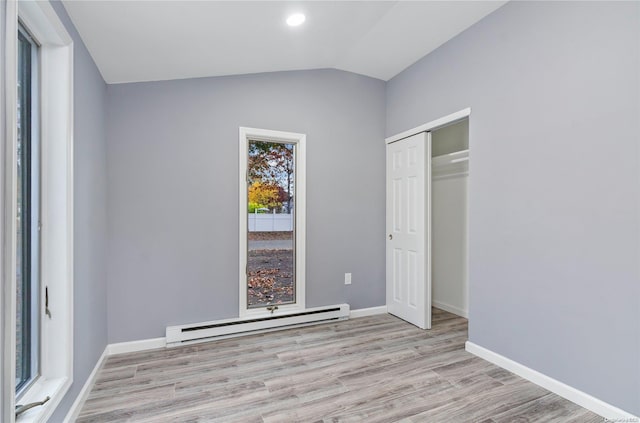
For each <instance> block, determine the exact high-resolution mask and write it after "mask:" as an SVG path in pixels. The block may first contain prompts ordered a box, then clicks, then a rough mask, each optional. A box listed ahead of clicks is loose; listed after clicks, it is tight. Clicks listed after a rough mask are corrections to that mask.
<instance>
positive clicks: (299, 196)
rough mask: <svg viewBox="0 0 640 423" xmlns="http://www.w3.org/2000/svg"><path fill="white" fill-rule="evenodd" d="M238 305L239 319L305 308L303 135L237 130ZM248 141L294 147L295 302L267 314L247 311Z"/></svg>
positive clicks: (305, 139)
mask: <svg viewBox="0 0 640 423" xmlns="http://www.w3.org/2000/svg"><path fill="white" fill-rule="evenodd" d="M239 141H240V142H239V169H240V172H239V178H238V180H239V205H240V206H239V210H238V212H239V244H240V245H239V253H240V254H239V257H240V260H239V268H238V270H239V273H238V276H239V283H238V288H239V296H238V298H239V302H238V306H239V307H238V310H239V311H238V315H239V316H240V317H241V318H261V317H274V316H277V315H279V314H283V313H290V312H295V311H302V310H304V309H305V274H306V270H305V257H306V253H305V251H306V250H305V246H306V214H307V213H306V169H307V163H306V143H307V136H306V134H299V133H295V132H284V131H274V130H270V129H257V128H247V127H243V126H241V127H240V128H239ZM249 141H273V142H282V143H287V144H295V146H296V148H295V156H294V163H295V178H296V179H295V206H294V222H295V230H294V235H295V242H294V256H295V283H296V286H295V297H296V298H295V299H296V301H295V303H294V304H286V305H279V306H278V309H277V310H274V311H269V310H267V309H266V308H265V307H260V308H249V307H248V306H247V258H248V251H247V247H248V241H247V229H248V225H247V223H248V222H247V207H248V199H247V178H248V176H247V157H248V156H247V155H248V151H249V150H248V148H249Z"/></svg>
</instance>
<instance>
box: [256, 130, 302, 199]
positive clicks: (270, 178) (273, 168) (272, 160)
mask: <svg viewBox="0 0 640 423" xmlns="http://www.w3.org/2000/svg"><path fill="white" fill-rule="evenodd" d="M293 172H294V161H293V145H292V144H283V143H276V142H263V141H252V142H250V143H249V161H248V175H247V176H248V178H249V183H250V184H251V185H250V186H253V185H254V184H255V183H257V182H259V183H261V184H262V186H264V189H267V187H268V188H269V189H270V190H271V191H274V190H275V188H277V189H278V198H279V202H280V204H279V205H278V206H267V207H280V206H282V204H286V205H287V207H286V210H287V211H290V210H291V200H292V197H293ZM250 189H251V188H250ZM249 202H250V203H251V199H249ZM260 204H265V205H266V203H260Z"/></svg>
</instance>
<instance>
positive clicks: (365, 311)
mask: <svg viewBox="0 0 640 423" xmlns="http://www.w3.org/2000/svg"><path fill="white" fill-rule="evenodd" d="M386 312H387V306H386V305H383V306H378V307H369V308H359V309H357V310H351V313H350V314H349V318H350V319H355V318H357V317H366V316H375V315H376V314H385V313H386Z"/></svg>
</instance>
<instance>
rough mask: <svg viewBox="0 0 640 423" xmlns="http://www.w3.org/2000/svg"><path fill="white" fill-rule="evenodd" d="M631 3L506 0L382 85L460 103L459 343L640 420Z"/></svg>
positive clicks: (416, 111) (421, 117)
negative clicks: (464, 308) (464, 163)
mask: <svg viewBox="0 0 640 423" xmlns="http://www.w3.org/2000/svg"><path fill="white" fill-rule="evenodd" d="M639 40H640V3H638V2H628V3H606V4H605V3H586V2H585V3H575V2H532V3H529V2H511V3H508V4H507V5H505V6H504V7H502V8H501V9H498V10H497V11H496V12H495V13H493V14H491V15H489V16H488V17H487V18H486V19H484V20H482V21H481V22H479V23H478V24H476V25H475V26H473V27H471V28H470V29H469V30H467V31H466V32H464V33H462V34H461V35H459V36H458V37H456V38H455V39H453V40H451V41H450V42H448V43H446V44H445V45H443V46H442V47H441V48H439V49H438V50H436V51H435V52H433V53H432V54H430V55H428V56H426V57H425V58H423V59H422V60H420V61H419V62H417V63H416V64H414V65H413V66H412V67H410V68H409V69H407V70H405V71H404V72H402V73H401V74H399V75H398V76H396V77H395V78H393V79H392V80H391V81H390V82H389V83H388V84H387V129H386V131H387V135H393V134H395V133H398V132H401V131H403V130H406V129H409V128H412V127H415V126H417V125H420V124H422V123H425V122H428V121H430V120H433V119H436V118H438V117H441V116H444V115H446V114H448V113H451V112H454V111H457V110H461V109H463V108H465V107H471V108H472V114H471V118H470V134H469V138H470V139H469V142H470V152H471V161H470V175H471V176H470V180H469V193H470V222H469V224H470V229H469V242H470V246H469V256H470V263H469V265H470V340H471V341H472V342H474V343H476V344H479V345H481V346H483V347H486V348H488V349H490V350H492V351H495V352H497V353H499V354H502V355H504V356H506V357H508V358H510V359H513V360H515V361H518V362H520V363H522V364H524V365H526V366H529V367H531V368H533V369H535V370H538V371H540V372H542V373H544V374H546V375H549V376H551V377H553V378H556V379H558V380H560V381H562V382H565V383H567V384H569V385H571V386H573V387H575V388H577V389H580V390H582V391H584V392H587V393H589V394H591V395H593V396H595V397H597V398H600V399H602V400H604V401H606V402H609V403H611V404H613V405H616V406H618V407H620V408H622V409H625V410H627V411H629V412H632V413H635V414H640V360H639V357H640V282H639V281H640V275H639V266H638V258H639V252H640V251H639V245H638V243H639V237H638V235H639V219H640V208H639V199H640V192H639V191H640V184H639V183H638V182H639V176H640V175H639V172H640V163H639V151H638V146H639V139H640V123H639V122H640V119H639V116H640V105H639V102H640V84H639V78H640V66H639V51H640V44H639V43H640V41H639Z"/></svg>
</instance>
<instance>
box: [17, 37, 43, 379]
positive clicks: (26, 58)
mask: <svg viewBox="0 0 640 423" xmlns="http://www.w3.org/2000/svg"><path fill="white" fill-rule="evenodd" d="M36 52H37V46H36V45H35V44H34V43H33V41H32V40H31V39H30V37H29V35H28V34H27V33H26V31H25V30H24V29H23V28H20V31H19V33H18V87H17V88H18V96H17V124H18V125H17V146H16V147H17V157H16V163H17V178H16V200H17V204H16V206H17V208H16V211H17V215H16V390H17V391H19V390H20V389H22V388H23V387H24V386H25V385H27V384H28V383H29V382H30V381H31V380H32V379H33V378H34V377H35V376H36V375H37V368H38V360H37V359H38V348H37V345H38V342H37V339H38V335H39V334H38V314H37V311H38V290H39V288H38V277H37V263H38V248H37V245H38V242H37V238H38V235H37V219H38V202H39V201H38V199H39V193H38V190H37V184H35V183H36V182H37V177H35V178H34V174H35V175H37V173H34V168H37V163H38V160H37V154H36V153H35V151H37V149H34V145H35V143H34V136H33V132H34V131H33V124H34V123H36V119H34V109H35V108H34V99H33V95H32V94H33V91H34V81H35V74H34V72H33V65H34V63H35V58H36ZM34 184H35V185H34ZM34 186H35V187H36V188H35V189H34ZM34 198H35V199H36V200H35V201H34ZM34 220H35V224H34ZM34 269H35V271H34Z"/></svg>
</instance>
